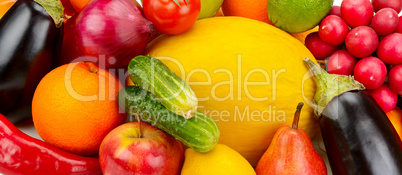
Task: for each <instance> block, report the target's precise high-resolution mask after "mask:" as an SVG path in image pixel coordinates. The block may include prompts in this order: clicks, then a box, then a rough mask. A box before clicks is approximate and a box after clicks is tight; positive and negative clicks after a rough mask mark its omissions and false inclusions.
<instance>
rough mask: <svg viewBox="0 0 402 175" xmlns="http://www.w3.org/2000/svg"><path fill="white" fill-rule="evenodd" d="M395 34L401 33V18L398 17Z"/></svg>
mask: <svg viewBox="0 0 402 175" xmlns="http://www.w3.org/2000/svg"><path fill="white" fill-rule="evenodd" d="M395 32H397V33H402V16H400V17H399V22H398V26H397V27H396V30H395Z"/></svg>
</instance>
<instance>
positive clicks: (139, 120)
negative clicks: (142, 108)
mask: <svg viewBox="0 0 402 175" xmlns="http://www.w3.org/2000/svg"><path fill="white" fill-rule="evenodd" d="M136 117H137V122H138V125H139V126H140V127H139V128H140V135H139V138H142V130H141V119H140V116H138V115H137V116H136Z"/></svg>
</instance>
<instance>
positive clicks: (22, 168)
mask: <svg viewBox="0 0 402 175" xmlns="http://www.w3.org/2000/svg"><path fill="white" fill-rule="evenodd" d="M1 173H3V174H7V175H12V174H41V175H45V174H52V175H53V174H102V171H101V168H100V166H99V159H98V158H91V157H83V156H79V155H75V154H72V153H68V152H66V151H63V150H61V149H59V148H56V147H54V146H52V145H50V144H48V143H45V142H43V141H41V140H38V139H35V138H33V137H30V136H28V135H26V134H25V133H23V132H21V131H20V130H19V129H18V128H17V127H15V126H14V125H13V124H12V123H11V122H10V121H9V120H8V119H7V118H6V117H4V116H3V115H2V114H0V174H1Z"/></svg>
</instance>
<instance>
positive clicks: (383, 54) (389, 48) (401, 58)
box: [377, 33, 402, 65]
mask: <svg viewBox="0 0 402 175" xmlns="http://www.w3.org/2000/svg"><path fill="white" fill-rule="evenodd" d="M377 55H378V57H380V58H381V59H382V60H383V61H384V62H385V63H387V64H391V65H395V64H401V63H402V34H400V33H392V34H390V35H388V36H386V37H384V38H383V39H382V40H381V42H380V44H379V46H378V49H377Z"/></svg>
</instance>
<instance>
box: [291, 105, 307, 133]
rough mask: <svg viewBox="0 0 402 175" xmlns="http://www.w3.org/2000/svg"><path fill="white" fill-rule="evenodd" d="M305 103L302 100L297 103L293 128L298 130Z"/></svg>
mask: <svg viewBox="0 0 402 175" xmlns="http://www.w3.org/2000/svg"><path fill="white" fill-rule="evenodd" d="M303 105H304V103H303V102H300V103H299V104H298V105H297V108H296V112H295V116H294V118H293V124H292V129H296V130H297V128H298V127H299V119H300V112H301V110H302V108H303Z"/></svg>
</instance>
